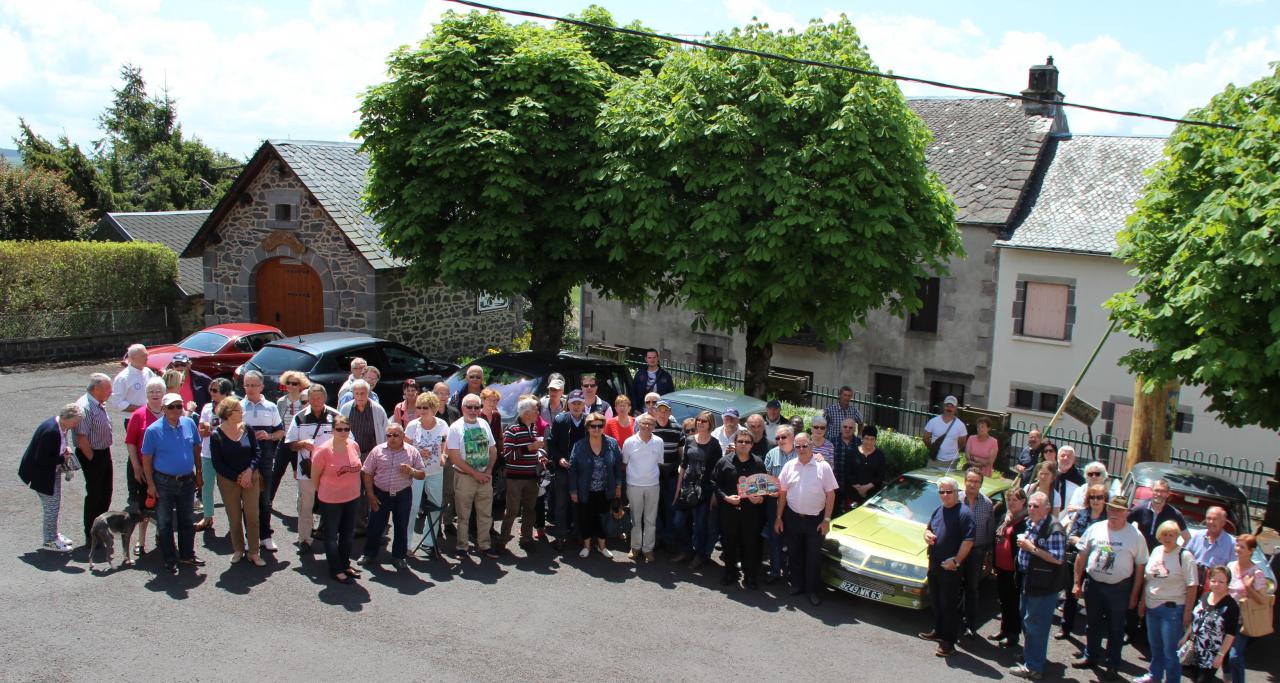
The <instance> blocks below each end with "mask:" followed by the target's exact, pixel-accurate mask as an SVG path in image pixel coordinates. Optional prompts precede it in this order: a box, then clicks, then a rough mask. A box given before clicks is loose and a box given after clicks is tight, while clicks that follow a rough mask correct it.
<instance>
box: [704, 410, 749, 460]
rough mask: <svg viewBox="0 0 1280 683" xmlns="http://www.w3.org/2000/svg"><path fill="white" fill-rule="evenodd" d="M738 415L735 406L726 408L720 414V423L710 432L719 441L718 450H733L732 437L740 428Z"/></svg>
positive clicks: (726, 451)
mask: <svg viewBox="0 0 1280 683" xmlns="http://www.w3.org/2000/svg"><path fill="white" fill-rule="evenodd" d="M739 417H740V414H739V413H738V409H737V408H726V409H725V411H724V414H722V415H721V416H720V419H721V421H722V424H721V425H720V426H719V427H716V428H715V429H714V430H713V431H712V432H711V436H714V437H715V438H716V441H719V442H720V450H721V451H723V452H725V453H729V452H731V451H733V437H734V436H735V435H736V434H737V433H738V430H739V429H742V424H741V422H740V421H739Z"/></svg>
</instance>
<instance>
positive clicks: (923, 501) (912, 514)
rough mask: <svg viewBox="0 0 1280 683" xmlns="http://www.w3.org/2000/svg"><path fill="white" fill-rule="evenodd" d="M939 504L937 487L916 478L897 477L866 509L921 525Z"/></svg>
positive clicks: (870, 501)
mask: <svg viewBox="0 0 1280 683" xmlns="http://www.w3.org/2000/svg"><path fill="white" fill-rule="evenodd" d="M941 504H942V503H941V502H939V500H938V486H937V485H936V484H935V483H933V482H931V481H925V480H924V479H917V478H916V477H898V480H897V481H895V482H893V483H892V484H889V486H887V487H886V488H885V489H884V490H883V491H881V492H880V493H878V494H876V495H875V496H873V497H872V498H871V500H868V501H867V507H871V508H875V509H877V510H883V511H885V512H887V513H889V514H891V515H893V516H894V517H901V518H902V519H909V520H912V521H915V522H920V523H921V524H924V523H925V522H928V521H929V517H931V516H932V515H933V511H934V510H937V509H938V506H939V505H941Z"/></svg>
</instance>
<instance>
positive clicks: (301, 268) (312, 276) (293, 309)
mask: <svg viewBox="0 0 1280 683" xmlns="http://www.w3.org/2000/svg"><path fill="white" fill-rule="evenodd" d="M255 280H256V281H255V283H254V290H255V294H256V299H257V306H256V316H255V317H256V319H257V322H260V323H262V324H264V325H274V326H276V327H278V328H280V330H281V331H283V332H284V333H285V335H286V336H294V335H299V334H310V333H312V332H323V331H324V329H325V324H324V287H323V285H321V283H320V276H319V275H318V274H316V271H315V270H314V269H313V268H312V267H311V266H309V265H307V264H306V263H303V262H302V261H299V260H297V259H293V258H287V257H277V258H273V259H269V260H267V261H264V262H262V264H261V265H260V266H258V272H257V277H256V278H255Z"/></svg>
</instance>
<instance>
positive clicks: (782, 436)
mask: <svg viewBox="0 0 1280 683" xmlns="http://www.w3.org/2000/svg"><path fill="white" fill-rule="evenodd" d="M790 440H791V437H789V436H786V435H781V436H779V437H778V441H790Z"/></svg>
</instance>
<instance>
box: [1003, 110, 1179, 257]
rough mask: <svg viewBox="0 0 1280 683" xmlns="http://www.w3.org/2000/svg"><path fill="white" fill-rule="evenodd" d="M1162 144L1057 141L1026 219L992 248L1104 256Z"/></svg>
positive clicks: (1087, 138)
mask: <svg viewBox="0 0 1280 683" xmlns="http://www.w3.org/2000/svg"><path fill="white" fill-rule="evenodd" d="M1164 144H1165V139H1164V138H1151V137H1112V136H1103V135H1077V136H1074V137H1072V138H1069V139H1064V140H1059V141H1057V142H1056V143H1055V145H1054V149H1053V150H1052V151H1051V154H1052V156H1051V157H1050V158H1049V160H1048V166H1047V169H1046V170H1045V173H1044V180H1043V182H1042V183H1041V184H1040V188H1039V191H1038V192H1036V193H1035V194H1034V196H1033V198H1032V203H1031V204H1030V206H1029V208H1028V211H1027V213H1026V218H1025V219H1024V220H1023V221H1022V222H1021V223H1020V224H1019V225H1018V226H1017V228H1015V229H1014V231H1013V235H1012V236H1011V237H1010V238H1009V239H1007V240H1002V241H998V242H996V246H998V247H1015V248H1024V249H1048V250H1053V251H1065V252H1074V253H1082V254H1098V255H1110V254H1111V253H1112V252H1114V251H1115V249H1116V233H1117V232H1119V231H1120V230H1121V229H1122V228H1124V225H1125V221H1126V220H1128V218H1129V215H1130V214H1132V213H1133V208H1134V205H1135V203H1136V202H1137V201H1138V198H1139V196H1141V194H1142V190H1143V188H1144V187H1146V184H1147V180H1148V178H1147V176H1146V175H1145V173H1144V171H1146V169H1148V168H1150V167H1151V166H1152V164H1154V163H1156V161H1158V160H1159V159H1160V157H1161V155H1162V154H1163V150H1164Z"/></svg>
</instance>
